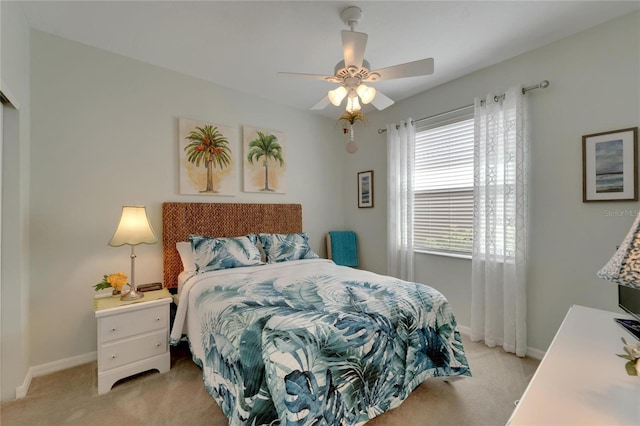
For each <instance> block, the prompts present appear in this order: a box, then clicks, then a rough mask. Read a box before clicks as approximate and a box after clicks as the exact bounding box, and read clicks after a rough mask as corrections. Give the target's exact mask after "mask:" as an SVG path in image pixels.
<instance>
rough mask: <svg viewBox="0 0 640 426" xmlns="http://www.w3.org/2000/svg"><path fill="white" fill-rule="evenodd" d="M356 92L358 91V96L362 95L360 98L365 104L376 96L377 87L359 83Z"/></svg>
mask: <svg viewBox="0 0 640 426" xmlns="http://www.w3.org/2000/svg"><path fill="white" fill-rule="evenodd" d="M356 92H357V93H358V96H360V100H361V101H362V103H363V104H365V105H366V104H368V103H369V102H371V101H372V100H373V98H375V97H376V89H375V88H373V87H369V86H365V85H364V84H361V85H359V86H358V88H357V89H356Z"/></svg>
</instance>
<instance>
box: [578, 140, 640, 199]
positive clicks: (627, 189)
mask: <svg viewBox="0 0 640 426" xmlns="http://www.w3.org/2000/svg"><path fill="white" fill-rule="evenodd" d="M637 158H638V128H637V127H632V128H629V129H621V130H612V131H609V132H602V133H594V134H592V135H585V136H583V137H582V201H583V202H585V203H586V202H589V201H637V200H638V160H637Z"/></svg>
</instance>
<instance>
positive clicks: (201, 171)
mask: <svg viewBox="0 0 640 426" xmlns="http://www.w3.org/2000/svg"><path fill="white" fill-rule="evenodd" d="M178 135H179V136H178V150H179V152H178V158H179V162H180V166H179V167H180V194H185V195H196V194H197V195H236V188H237V181H238V178H237V175H238V167H237V165H236V160H235V157H236V156H237V155H238V154H237V153H238V151H239V148H238V141H237V138H235V132H233V129H232V128H231V127H228V126H220V125H217V124H212V123H206V122H203V121H196V120H189V119H187V118H179V119H178Z"/></svg>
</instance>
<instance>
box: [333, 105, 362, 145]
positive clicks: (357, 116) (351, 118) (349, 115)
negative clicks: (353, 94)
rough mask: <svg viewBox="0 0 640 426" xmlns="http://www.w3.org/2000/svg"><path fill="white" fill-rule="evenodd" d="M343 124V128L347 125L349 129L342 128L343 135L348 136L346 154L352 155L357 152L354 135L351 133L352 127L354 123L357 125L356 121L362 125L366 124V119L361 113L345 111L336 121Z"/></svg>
mask: <svg viewBox="0 0 640 426" xmlns="http://www.w3.org/2000/svg"><path fill="white" fill-rule="evenodd" d="M341 121H342V122H344V124H345V126H346V125H348V126H349V127H344V128H343V129H342V130H343V133H344V134H345V135H347V134H348V135H349V142H348V143H347V152H348V153H349V154H354V153H356V152H357V151H358V144H356V142H355V140H354V138H355V136H354V133H353V125H354V124H355V123H357V122H358V121H362V123H364V124H366V122H367V117H365V115H364V114H363V113H362V111H351V112H350V111H345V112H343V113H342V115H341V116H340V118H339V119H338V122H341Z"/></svg>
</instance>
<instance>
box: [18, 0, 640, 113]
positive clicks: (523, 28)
mask: <svg viewBox="0 0 640 426" xmlns="http://www.w3.org/2000/svg"><path fill="white" fill-rule="evenodd" d="M21 3H22V5H23V7H24V11H25V15H26V16H27V19H28V21H29V23H30V25H31V26H32V27H33V28H35V29H38V30H42V31H46V32H49V33H53V34H56V35H59V36H62V37H65V38H68V39H71V40H75V41H79V42H82V43H85V44H87V45H90V46H94V47H98V48H101V49H104V50H108V51H111V52H114V53H118V54H121V55H124V56H128V57H131V58H135V59H138V60H141V61H144V62H147V63H150V64H154V65H157V66H160V67H164V68H168V69H171V70H175V71H179V72H182V73H184V74H188V75H191V76H195V77H199V78H202V79H204V80H208V81H211V82H213V83H215V84H218V85H221V86H225V87H229V88H233V89H237V90H240V91H242V92H247V93H251V94H254V95H256V96H259V97H261V98H266V99H270V100H275V101H276V102H279V103H282V104H286V105H290V106H292V107H295V108H300V109H305V110H306V109H308V108H310V107H311V106H312V105H314V104H315V103H316V102H317V101H318V100H320V99H321V98H322V97H324V96H325V95H326V92H327V90H329V89H332V88H335V87H336V85H335V84H331V83H327V82H323V81H311V80H299V79H291V78H284V77H281V76H278V75H277V72H278V71H287V72H301V73H311V74H329V75H332V74H333V69H334V66H335V64H336V63H337V62H338V61H339V60H341V59H342V47H341V38H340V31H341V30H343V29H347V27H346V26H345V24H344V23H343V22H342V21H341V19H340V12H341V11H342V10H343V9H344V8H345V7H347V6H351V5H355V6H359V7H360V8H362V10H363V13H364V16H363V19H362V21H361V22H360V24H359V25H358V26H357V27H356V31H360V32H364V33H367V34H368V35H369V39H368V43H367V48H366V54H365V58H366V59H367V60H368V61H369V62H370V64H371V68H372V69H378V68H384V67H387V66H391V65H395V64H398V63H404V62H410V61H414V60H418V59H423V58H428V57H433V58H434V59H435V73H434V74H433V75H431V76H426V77H411V78H404V79H398V80H392V81H382V82H378V83H375V84H374V86H375V87H376V88H377V89H378V90H380V91H382V92H383V93H385V94H386V95H387V96H389V97H390V98H392V99H393V100H395V101H398V100H401V99H404V98H407V97H409V96H412V95H415V94H417V93H420V92H423V91H425V90H427V89H429V88H432V87H435V86H438V85H441V84H443V83H445V82H447V81H451V80H453V79H456V78H458V77H461V76H463V75H465V74H468V73H471V72H473V71H476V70H479V69H482V68H485V67H487V66H490V65H493V64H495V63H498V62H501V61H504V60H506V59H508V58H511V57H514V56H516V55H519V54H521V53H524V52H527V51H529V50H532V49H535V48H537V47H540V46H543V45H546V44H549V43H551V42H553V41H556V40H559V39H561V38H564V37H566V36H569V35H571V34H574V33H576V32H579V31H581V30H584V29H586V28H590V27H593V26H595V25H597V24H600V23H602V22H605V21H608V20H611V19H614V18H616V17H619V16H622V15H624V14H627V13H630V12H631V11H633V10H638V9H639V8H640V1H495V2H494V1H252V2H249V1H197V2H194V1H65V2H62V1H22V2H21ZM541 78H544V76H541ZM523 83H524V84H528V83H537V82H523ZM343 108H344V106H343V107H341V108H339V107H334V106H333V105H329V106H328V107H327V108H326V109H325V110H324V111H322V112H320V113H322V114H325V115H327V116H329V117H332V118H335V117H336V116H337V115H339V114H340V112H341V111H342V110H343ZM365 111H366V110H365Z"/></svg>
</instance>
